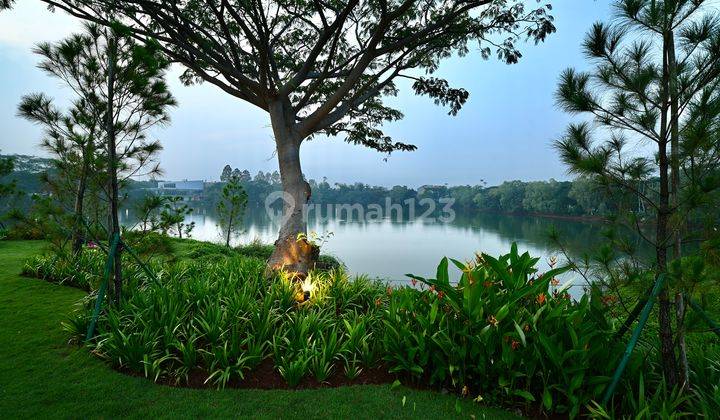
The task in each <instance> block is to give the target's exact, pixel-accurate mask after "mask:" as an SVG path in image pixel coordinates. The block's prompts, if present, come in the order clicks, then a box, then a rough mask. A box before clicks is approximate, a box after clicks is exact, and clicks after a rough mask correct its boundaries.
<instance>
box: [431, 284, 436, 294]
mask: <svg viewBox="0 0 720 420" xmlns="http://www.w3.org/2000/svg"><path fill="white" fill-rule="evenodd" d="M430 293H435V285H432V286H430Z"/></svg>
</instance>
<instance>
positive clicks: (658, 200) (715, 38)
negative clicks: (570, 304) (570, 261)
mask: <svg viewBox="0 0 720 420" xmlns="http://www.w3.org/2000/svg"><path fill="white" fill-rule="evenodd" d="M706 3H708V2H707V1H703V0H668V1H659V0H621V1H618V2H616V10H617V17H618V18H619V22H618V23H617V24H613V25H608V24H604V23H596V24H595V25H594V26H593V28H592V29H591V30H590V32H589V33H588V35H587V36H586V39H585V42H584V44H583V48H584V51H585V54H586V55H587V57H588V59H589V60H591V61H592V63H593V64H594V65H595V69H594V70H593V71H591V72H577V71H575V70H573V69H568V70H566V71H565V72H564V73H563V74H562V76H561V81H560V85H559V87H558V90H557V99H558V103H559V105H560V106H561V107H562V108H563V109H564V110H566V111H567V112H570V113H573V114H587V115H589V116H591V117H592V118H593V120H594V123H595V125H596V127H597V128H601V129H596V127H593V126H592V125H591V124H589V123H587V122H584V123H579V124H572V125H571V126H570V127H569V128H568V129H567V131H566V133H565V135H564V136H563V137H562V139H561V140H559V141H558V142H557V148H558V150H559V151H560V154H561V157H562V159H563V161H564V162H565V163H566V164H567V165H569V167H570V169H571V170H572V171H573V172H576V173H578V174H581V175H586V176H591V177H594V179H595V180H596V181H597V182H599V183H600V184H601V185H604V186H606V187H607V188H608V189H615V190H619V191H622V192H623V193H624V195H625V197H626V198H627V202H628V203H630V204H629V205H626V206H624V207H622V208H621V210H620V211H619V212H618V216H619V217H620V220H624V221H625V222H627V223H628V224H629V225H630V226H632V227H634V228H635V227H637V228H638V232H639V233H640V234H641V235H643V237H644V238H645V239H646V240H647V241H648V242H650V244H651V245H652V246H653V247H654V249H655V261H654V262H653V268H654V270H655V273H656V276H660V275H662V274H664V273H667V272H668V267H669V264H670V261H671V259H675V260H676V261H679V259H680V258H681V256H682V255H681V244H682V242H683V240H684V239H687V238H689V237H690V236H691V235H689V234H688V232H687V230H686V229H687V226H685V224H684V219H685V215H686V214H687V212H688V211H689V207H692V206H693V204H692V203H693V202H695V201H696V200H697V199H698V195H699V194H701V195H702V194H707V193H708V191H711V190H713V189H715V188H717V185H715V184H716V182H710V180H711V178H709V177H707V176H706V175H707V173H705V174H702V172H703V171H704V170H703V169H701V168H700V167H699V166H697V165H695V163H694V162H696V161H698V160H699V159H705V160H707V159H709V160H710V161H715V162H717V160H716V159H717V156H714V157H712V156H710V155H712V154H713V153H716V152H717V149H716V148H715V149H714V151H712V152H711V151H710V150H711V149H713V146H709V145H708V140H709V138H708V137H703V136H699V137H703V138H702V139H698V140H697V141H695V142H693V141H691V140H689V139H690V137H689V135H690V134H691V133H692V132H693V131H694V130H696V129H698V128H699V127H700V126H702V121H708V120H714V119H715V118H717V115H718V114H717V111H718V110H717V108H716V106H707V105H708V103H710V102H713V103H714V102H716V101H717V94H718V89H717V88H718V84H719V83H720V77H719V76H720V24H719V21H718V15H717V14H716V13H714V12H712V11H709V10H708V11H703V9H702V6H703V5H704V4H706ZM681 115H684V116H685V117H681ZM597 137H605V138H606V139H605V140H604V141H603V142H601V143H600V144H597V142H596V138H597ZM647 144H650V145H652V150H649V149H647V148H644V147H645V145H647ZM644 150H646V151H647V153H642V152H643V151H644ZM701 156H702V157H701ZM708 168H709V166H705V170H706V169H708ZM683 171H686V173H688V172H687V171H692V172H693V173H694V174H695V175H693V176H691V177H686V178H685V180H684V182H683V183H681V173H682V172H683ZM706 181H708V182H710V183H708V182H706ZM655 185H656V186H657V188H655V187H654V186H655ZM700 185H704V186H703V187H702V188H698V187H699V186H700ZM638 200H640V201H641V202H642V204H643V205H644V206H640V208H642V207H646V208H647V209H651V213H652V215H653V219H652V220H651V221H649V222H651V224H652V225H653V226H654V232H653V233H652V234H651V235H645V233H644V231H643V229H641V228H640V218H639V217H638V215H637V211H636V209H637V208H638V205H637V201H638ZM668 249H672V250H673V253H672V256H669V255H668ZM682 292H683V291H682V290H678V294H677V296H676V307H677V310H678V313H679V314H680V315H681V316H680V317H679V318H678V319H677V321H678V323H677V326H678V330H679V332H680V339H679V340H678V342H679V343H680V357H679V358H680V360H681V363H680V365H681V366H680V368H679V367H678V363H677V358H676V354H675V344H674V343H675V341H674V337H673V332H672V317H673V312H672V311H671V308H672V302H671V299H670V296H669V290H668V288H667V287H666V288H664V289H663V291H662V292H661V294H660V298H659V300H660V305H659V307H660V309H659V311H658V314H659V325H660V348H661V356H662V365H663V371H664V375H665V378H666V380H667V381H668V383H669V384H670V386H673V385H675V384H677V383H678V382H679V381H682V382H686V381H687V378H688V375H687V369H686V366H687V365H686V363H685V362H684V360H685V358H684V355H683V354H682V353H683V348H682V347H683V344H682V343H683V340H682V329H683V327H682V318H683V317H682V313H683V312H684V303H683V302H682V295H683V293H682ZM641 303H642V302H641ZM641 307H642V305H641V304H638V305H637V307H636V309H637V310H639V308H641ZM629 319H632V316H631V317H630V318H629Z"/></svg>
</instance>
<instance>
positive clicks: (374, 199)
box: [0, 155, 613, 221]
mask: <svg viewBox="0 0 720 420" xmlns="http://www.w3.org/2000/svg"><path fill="white" fill-rule="evenodd" d="M10 157H13V158H15V159H16V160H19V161H21V162H22V163H23V164H22V165H20V166H18V167H17V169H16V170H15V171H14V172H13V173H12V174H10V175H8V176H6V177H5V178H6V179H0V181H3V180H15V181H16V183H17V187H18V190H20V191H22V192H24V193H25V195H26V200H21V201H25V202H26V203H25V204H26V205H28V206H29V205H30V204H31V200H30V199H29V198H30V196H31V195H32V194H43V193H44V192H45V191H44V189H43V183H42V180H41V178H42V176H43V173H45V172H46V171H47V170H48V169H47V168H48V167H50V166H51V165H49V163H50V161H49V159H44V158H39V157H32V156H23V155H11V156H10ZM235 173H236V175H239V176H240V178H241V183H242V185H243V187H244V188H245V190H246V191H247V194H248V200H249V201H248V206H249V207H251V208H252V207H263V206H264V205H265V199H266V198H267V197H268V196H269V195H270V194H272V193H273V192H275V191H278V190H280V189H281V184H280V175H279V173H278V172H277V171H276V172H272V173H271V172H267V173H265V172H263V171H260V172H258V173H257V174H255V175H254V176H253V175H251V174H250V172H249V171H247V170H245V171H239V170H236V171H235ZM159 182H161V181H158V180H152V181H149V180H147V181H135V180H130V181H128V182H127V183H126V184H125V185H123V188H122V191H123V195H124V196H125V197H126V200H125V203H124V206H126V207H128V206H132V205H133V203H135V202H136V201H137V200H139V199H140V198H142V197H144V196H145V195H147V194H148V193H149V192H150V191H153V192H155V191H157V190H158V189H157V188H158V183H159ZM308 182H309V184H310V187H311V191H312V196H311V203H312V204H314V205H317V206H324V205H337V204H359V205H361V206H368V205H372V204H378V205H386V204H387V203H388V201H387V200H388V199H389V202H390V203H392V204H400V205H403V204H406V203H407V202H409V200H416V201H417V202H418V203H420V204H421V205H422V200H426V201H427V200H428V199H429V200H435V202H437V201H438V200H441V199H444V200H446V199H452V200H453V202H452V209H453V210H454V211H456V212H458V213H461V214H466V215H467V214H476V213H496V214H506V215H518V216H536V217H549V218H561V219H567V220H592V221H602V220H605V219H606V217H607V216H609V215H610V214H611V213H612V211H613V208H612V206H613V205H612V204H611V203H612V202H613V200H610V199H608V198H607V197H608V195H607V192H606V191H603V190H601V189H600V188H599V187H598V186H597V185H595V184H594V183H593V182H592V181H590V180H588V179H584V178H577V179H575V180H572V181H556V180H554V179H550V180H549V181H519V180H515V181H506V182H503V183H502V184H500V185H497V186H486V185H485V184H481V185H458V186H446V185H425V186H422V187H419V188H410V187H407V186H403V185H396V186H393V187H390V188H387V187H381V186H372V185H368V184H364V183H361V182H357V183H354V184H346V183H330V182H328V181H327V179H323V180H321V181H317V180H314V179H310V180H308ZM224 184H225V182H223V181H209V182H208V181H204V182H203V183H202V185H203V190H202V192H201V193H199V194H194V195H193V197H192V198H189V199H191V200H192V201H194V203H195V205H196V206H198V207H205V206H208V207H214V206H215V204H216V203H217V201H218V200H219V197H220V193H221V191H222V187H223V185H224ZM165 194H173V193H172V189H170V190H166V192H165ZM16 203H17V201H16ZM436 210H437V209H436Z"/></svg>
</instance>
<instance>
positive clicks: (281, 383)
mask: <svg viewBox="0 0 720 420" xmlns="http://www.w3.org/2000/svg"><path fill="white" fill-rule="evenodd" d="M118 371H119V372H121V373H124V374H126V375H130V376H136V377H144V375H143V374H141V373H138V372H133V371H130V370H127V369H119V370H118ZM208 376H209V373H208V372H207V371H204V370H202V369H196V370H193V371H191V372H190V374H189V375H188V380H187V382H184V381H181V382H179V383H178V382H176V381H175V380H174V379H170V378H165V379H163V378H161V379H159V380H158V381H157V383H158V384H161V385H167V386H171V387H177V388H194V389H204V388H211V389H212V388H216V387H217V385H216V384H215V383H214V382H213V381H207V379H208ZM398 378H400V377H399V376H397V375H394V374H391V373H389V372H388V369H387V367H386V366H379V367H376V368H372V369H365V368H363V370H362V372H361V373H360V375H359V376H358V377H357V378H355V379H348V378H347V376H345V373H344V372H343V371H342V369H341V368H338V367H335V369H334V370H333V373H332V375H330V377H329V378H328V379H327V380H326V381H325V382H318V381H317V380H316V379H315V378H314V377H313V376H312V375H308V376H306V377H305V378H303V380H302V381H300V383H299V384H298V385H297V386H296V387H294V388H291V387H290V386H289V385H288V384H287V383H286V382H285V380H284V379H283V378H282V376H280V373H279V372H278V371H277V369H275V364H274V363H273V361H272V359H265V360H263V361H262V362H261V363H260V365H258V366H257V367H255V369H253V370H251V371H249V372H245V378H244V379H242V380H233V381H230V382H229V383H228V384H227V387H228V388H241V389H313V388H336V387H340V386H350V385H380V384H390V383H392V382H393V381H395V380H396V379H398ZM403 383H404V382H403Z"/></svg>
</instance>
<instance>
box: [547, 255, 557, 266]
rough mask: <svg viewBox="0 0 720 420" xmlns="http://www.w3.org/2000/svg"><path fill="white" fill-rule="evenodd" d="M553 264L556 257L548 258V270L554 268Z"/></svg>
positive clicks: (555, 261)
mask: <svg viewBox="0 0 720 420" xmlns="http://www.w3.org/2000/svg"><path fill="white" fill-rule="evenodd" d="M555 264H557V257H556V256H554V255H553V256H552V257H550V260H549V261H548V265H549V266H550V268H553V267H555Z"/></svg>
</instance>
